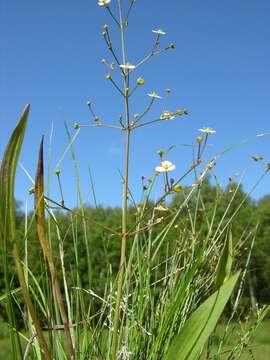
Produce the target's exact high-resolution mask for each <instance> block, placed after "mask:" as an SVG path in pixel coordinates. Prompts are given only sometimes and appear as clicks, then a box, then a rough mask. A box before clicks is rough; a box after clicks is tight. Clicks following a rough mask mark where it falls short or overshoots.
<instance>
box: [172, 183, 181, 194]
mask: <svg viewBox="0 0 270 360" xmlns="http://www.w3.org/2000/svg"><path fill="white" fill-rule="evenodd" d="M182 189H183V188H182V186H181V185H179V184H176V185H174V187H173V191H174V192H176V193H178V192H180V191H182Z"/></svg>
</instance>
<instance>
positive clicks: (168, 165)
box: [156, 160, 175, 172]
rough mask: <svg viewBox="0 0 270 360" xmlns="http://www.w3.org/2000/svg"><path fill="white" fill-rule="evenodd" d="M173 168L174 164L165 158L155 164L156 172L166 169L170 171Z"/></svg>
mask: <svg viewBox="0 0 270 360" xmlns="http://www.w3.org/2000/svg"><path fill="white" fill-rule="evenodd" d="M174 169H175V165H174V164H173V163H171V162H170V161H167V160H165V161H162V162H161V164H160V165H159V166H156V171H157V172H167V171H172V170H174Z"/></svg>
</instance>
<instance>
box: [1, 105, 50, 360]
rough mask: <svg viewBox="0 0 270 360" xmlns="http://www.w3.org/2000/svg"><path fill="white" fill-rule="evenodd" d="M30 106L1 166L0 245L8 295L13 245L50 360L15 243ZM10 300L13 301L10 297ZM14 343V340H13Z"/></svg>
mask: <svg viewBox="0 0 270 360" xmlns="http://www.w3.org/2000/svg"><path fill="white" fill-rule="evenodd" d="M29 109H30V106H29V105H27V106H26V107H25V109H24V111H23V113H22V115H21V118H20V120H19V122H18V124H17V126H16V128H15V129H14V131H13V133H12V135H11V137H10V140H9V143H8V145H7V147H6V150H5V153H4V157H3V161H2V164H1V170H0V199H1V200H0V233H1V244H2V246H3V258H4V272H5V282H6V287H7V293H8V294H11V290H10V280H9V275H8V265H9V264H8V262H7V256H8V250H7V249H8V241H10V242H11V249H12V256H13V260H14V263H15V267H16V271H17V275H18V279H19V283H20V287H21V291H22V295H23V298H24V301H25V303H26V305H27V307H28V310H29V313H30V315H31V318H32V321H33V323H34V326H35V329H36V332H37V336H38V339H39V342H40V346H41V347H42V349H43V351H44V355H45V358H46V360H50V359H51V356H50V352H49V349H48V347H47V344H46V341H45V338H44V336H43V333H42V330H41V326H40V323H39V321H38V318H37V316H36V313H35V310H34V306H33V303H32V300H31V298H30V294H29V292H28V288H27V285H26V282H25V278H24V273H23V269H22V265H21V261H20V254H19V249H18V246H17V242H16V212H15V199H14V184H15V175H16V169H17V164H18V159H19V155H20V151H21V147H22V142H23V139H24V134H25V129H26V124H27V119H28V115H29ZM9 298H10V299H11V297H10V296H9ZM8 303H9V313H10V315H9V318H10V319H11V320H12V325H13V324H14V315H13V308H12V304H11V302H10V301H8ZM12 341H13V340H12ZM13 345H15V352H17V354H16V355H15V356H16V358H17V356H18V352H19V353H20V355H19V356H20V358H22V354H21V349H20V345H19V346H18V342H17V344H14V342H13Z"/></svg>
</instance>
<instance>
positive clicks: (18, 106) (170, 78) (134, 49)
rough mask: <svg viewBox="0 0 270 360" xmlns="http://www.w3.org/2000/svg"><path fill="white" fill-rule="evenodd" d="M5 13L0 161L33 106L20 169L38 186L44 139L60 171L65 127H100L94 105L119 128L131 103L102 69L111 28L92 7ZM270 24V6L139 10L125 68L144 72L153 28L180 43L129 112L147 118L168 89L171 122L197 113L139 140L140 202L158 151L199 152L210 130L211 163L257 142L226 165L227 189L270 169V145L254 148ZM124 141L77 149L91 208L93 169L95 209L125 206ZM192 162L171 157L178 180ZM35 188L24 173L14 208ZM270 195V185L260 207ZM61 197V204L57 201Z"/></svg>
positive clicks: (5, 2) (169, 4) (68, 169)
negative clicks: (231, 182)
mask: <svg viewBox="0 0 270 360" xmlns="http://www.w3.org/2000/svg"><path fill="white" fill-rule="evenodd" d="M123 2H124V4H127V3H129V0H123ZM0 4H1V5H0V42H1V45H0V52H1V54H0V157H2V154H3V150H4V146H5V144H6V142H7V138H8V136H9V134H10V133H11V131H12V129H13V127H14V125H15V124H16V121H17V118H18V116H19V114H20V113H21V111H22V109H23V107H24V105H25V104H26V103H30V104H31V115H30V119H29V124H28V128H27V134H26V139H25V143H24V147H23V152H22V156H21V162H22V163H23V165H24V166H25V168H26V169H27V170H28V171H29V173H30V174H31V175H32V176H34V173H35V166H36V159H37V149H38V143H39V141H40V137H41V134H45V137H46V151H47V148H48V139H49V135H50V131H51V126H52V123H53V126H54V131H53V150H52V151H53V156H52V168H53V167H55V165H56V163H57V161H58V159H59V158H60V157H61V154H62V152H63V151H64V149H65V147H66V144H67V137H66V134H65V130H64V125H63V122H64V120H66V121H67V123H68V124H69V126H70V128H71V130H72V133H74V130H73V128H72V125H73V123H74V122H75V121H77V122H79V123H87V122H90V121H91V117H90V113H89V110H88V108H87V106H86V101H87V100H88V99H91V100H92V101H93V102H94V108H95V110H96V112H97V113H98V115H100V116H101V118H102V119H109V121H110V122H114V123H117V117H118V115H119V114H120V113H123V104H122V101H121V99H120V97H119V95H118V94H117V93H116V92H115V90H114V89H113V88H112V87H111V85H110V84H109V82H108V81H107V80H106V79H105V74H106V73H107V70H106V69H105V67H104V66H103V65H102V64H101V62H100V60H101V59H102V58H106V59H108V61H110V60H111V57H110V55H109V54H108V52H107V50H106V47H105V44H104V41H103V39H102V36H101V32H102V24H103V23H108V24H112V21H111V19H110V18H109V16H108V13H107V12H106V10H105V9H104V8H102V7H99V6H98V5H97V2H96V1H95V0H88V1H86V0H81V1H79V2H78V1H63V0H59V1H50V0H49V1H45V2H37V1H33V0H28V1H27V2H22V1H19V0H14V1H9V0H0ZM111 8H112V10H113V11H116V0H112V1H111ZM269 19H270V2H269V0H260V1H252V0H237V1H236V0H227V1H215V0H205V1H203V2H202V1H198V0H197V1H195V0H179V1H161V0H159V1H149V0H147V1H146V0H137V2H136V5H135V7H134V12H133V13H132V16H131V18H130V23H129V28H128V32H127V53H128V56H127V57H128V60H129V61H130V62H131V63H137V62H138V61H139V60H140V59H141V58H142V57H143V56H144V55H146V54H147V53H148V51H149V49H150V46H151V45H152V41H153V39H154V37H153V35H154V34H153V33H152V32H151V30H152V29H155V28H160V27H161V28H163V29H164V30H166V33H167V35H166V37H163V38H162V41H163V44H164V45H166V44H167V43H169V42H170V41H173V42H174V43H175V45H176V49H175V50H174V51H171V52H167V53H166V54H164V55H161V56H160V57H156V58H154V59H153V60H152V61H151V62H149V63H147V65H146V66H145V67H142V68H140V69H138V71H136V72H134V76H135V78H136V77H137V76H144V78H145V83H146V84H145V86H144V87H143V88H140V89H139V90H138V93H137V95H136V96H134V104H133V105H132V112H138V113H141V112H142V111H143V109H144V107H145V106H146V105H147V103H148V101H149V98H148V97H147V95H146V94H147V93H148V92H150V91H152V90H156V91H157V92H158V93H162V92H163V90H164V89H165V88H168V87H169V88H171V89H172V90H173V92H172V95H171V99H170V101H169V105H168V107H169V110H174V109H177V108H181V107H185V108H188V109H189V111H190V115H189V116H187V117H183V118H180V119H176V120H175V121H172V122H166V123H164V124H158V125H156V126H152V127H149V128H145V129H144V130H143V129H141V130H137V132H136V134H135V135H134V138H133V139H132V151H131V178H132V180H131V188H132V190H133V191H134V193H135V196H136V197H137V198H138V194H139V192H140V177H141V175H144V176H150V175H151V173H152V171H153V169H154V167H155V166H156V165H157V164H158V162H159V161H158V157H157V156H156V153H155V152H156V150H157V149H159V148H166V147H168V146H170V145H172V144H179V143H185V144H191V143H192V142H194V139H195V137H196V136H197V134H198V132H197V129H198V128H200V127H204V126H211V127H213V128H214V129H216V131H217V133H216V134H215V135H213V136H212V137H211V141H210V143H211V144H212V146H211V147H210V148H209V149H208V152H207V154H206V159H207V158H208V159H210V158H211V156H212V155H213V154H216V153H218V152H219V151H221V150H222V149H223V148H225V147H227V146H230V145H231V144H233V143H238V142H240V141H241V140H242V139H246V138H252V140H251V141H250V142H249V143H248V144H247V145H243V146H241V147H240V148H238V149H236V150H234V151H232V152H231V153H230V154H228V155H226V156H225V157H224V158H223V159H222V160H221V161H220V162H219V164H218V165H217V167H216V168H215V173H216V174H217V175H218V177H219V179H220V181H221V183H222V184H223V185H226V183H227V178H228V176H230V175H231V174H233V173H235V172H240V173H241V172H243V171H245V170H246V169H247V172H246V174H245V178H244V186H245V190H249V189H250V188H251V187H252V185H253V184H254V183H255V181H256V179H257V178H258V177H259V176H260V174H261V173H262V172H263V166H262V165H260V164H256V163H253V162H252V161H251V160H250V156H251V155H253V154H260V155H263V156H265V159H266V161H269V162H270V151H269V148H270V146H269V142H270V137H267V136H266V137H264V138H260V139H259V138H257V139H255V135H256V134H257V133H261V132H266V131H269V130H270V124H269V115H270V106H269V105H270V47H269V41H270V26H269ZM111 28H112V37H113V40H114V43H115V45H116V46H118V45H119V34H118V33H116V32H115V31H114V30H115V27H114V25H113V24H112V25H111ZM161 110H162V102H160V103H158V102H157V105H156V107H155V109H154V112H153V117H155V115H156V114H158V113H160V112H161ZM148 119H151V117H148ZM122 135H123V134H121V133H118V132H117V131H114V130H109V129H82V131H81V132H80V134H79V137H78V139H77V140H76V142H75V145H74V147H75V150H76V153H77V156H78V159H79V170H80V175H81V179H82V190H83V196H84V199H85V201H92V200H91V196H90V186H89V175H88V167H89V166H90V167H91V170H92V173H93V177H94V181H95V187H96V195H97V200H98V202H100V203H103V204H107V205H115V204H120V202H121V201H120V196H121V182H120V178H119V172H118V169H121V168H122V160H123V156H122V150H121V149H122V145H123V141H122ZM191 159H192V157H191V152H190V150H189V149H188V148H181V147H179V148H177V150H175V151H173V152H172V153H171V155H170V157H169V160H172V161H173V162H174V163H175V164H176V166H177V170H176V173H177V174H181V173H182V172H183V171H184V170H185V169H186V167H187V166H188V164H190V163H191ZM61 169H62V174H63V188H64V193H65V199H66V202H67V205H70V206H72V205H75V204H76V189H75V187H74V184H75V177H74V174H73V171H72V166H71V161H70V156H69V155H68V156H67V157H66V158H65V159H64V161H63V163H62V164H61ZM175 175H176V174H175ZM190 181H191V180H190ZM54 184H55V180H54V181H53V186H54ZM30 186H31V183H30V181H29V179H28V178H27V177H26V176H25V174H24V173H23V171H22V170H21V169H19V170H18V176H17V182H16V196H17V197H18V198H19V199H21V200H25V198H26V197H27V189H28V188H29V187H30ZM268 192H270V191H269V178H266V179H265V180H264V181H263V183H262V184H261V186H260V187H259V188H258V189H257V190H256V191H255V192H254V197H255V198H258V197H260V196H262V195H264V194H265V193H268ZM157 193H158V189H157V190H156V194H157ZM54 196H56V197H57V198H58V199H59V196H58V195H56V194H55V192H54Z"/></svg>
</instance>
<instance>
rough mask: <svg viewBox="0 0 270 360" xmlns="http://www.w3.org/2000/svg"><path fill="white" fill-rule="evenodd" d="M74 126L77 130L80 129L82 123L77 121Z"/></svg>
mask: <svg viewBox="0 0 270 360" xmlns="http://www.w3.org/2000/svg"><path fill="white" fill-rule="evenodd" d="M73 127H74V129H75V130H77V129H79V127H80V125H79V124H78V123H77V122H75V123H74V125H73Z"/></svg>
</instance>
